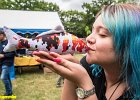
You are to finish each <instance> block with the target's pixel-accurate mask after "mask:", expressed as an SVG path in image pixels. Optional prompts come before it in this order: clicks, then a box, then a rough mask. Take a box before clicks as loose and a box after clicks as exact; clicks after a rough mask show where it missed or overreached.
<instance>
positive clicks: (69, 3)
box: [44, 0, 92, 11]
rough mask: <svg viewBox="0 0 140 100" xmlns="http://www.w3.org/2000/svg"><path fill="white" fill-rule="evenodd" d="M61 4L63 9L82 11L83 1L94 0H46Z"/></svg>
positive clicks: (89, 0)
mask: <svg viewBox="0 0 140 100" xmlns="http://www.w3.org/2000/svg"><path fill="white" fill-rule="evenodd" d="M44 1H47V2H53V3H56V4H57V5H59V7H60V9H61V10H79V11H82V8H81V5H82V4H83V2H87V3H90V2H91V1H92V0H44Z"/></svg>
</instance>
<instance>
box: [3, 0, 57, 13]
mask: <svg viewBox="0 0 140 100" xmlns="http://www.w3.org/2000/svg"><path fill="white" fill-rule="evenodd" d="M0 9H10V10H35V11H59V6H57V5H56V4H53V3H49V2H45V1H39V0H1V1H0Z"/></svg>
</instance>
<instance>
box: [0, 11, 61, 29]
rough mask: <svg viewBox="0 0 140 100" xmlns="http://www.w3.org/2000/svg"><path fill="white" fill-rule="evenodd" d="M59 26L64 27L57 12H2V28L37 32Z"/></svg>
mask: <svg viewBox="0 0 140 100" xmlns="http://www.w3.org/2000/svg"><path fill="white" fill-rule="evenodd" d="M57 25H61V26H63V25H62V22H61V20H60V18H59V16H58V13H57V12H46V11H20V10H0V28H3V26H7V27H9V28H11V29H18V30H19V31H22V30H24V31H25V30H28V31H29V30H30V29H31V30H34V29H35V31H36V30H41V29H46V30H49V29H53V28H54V27H55V26H57Z"/></svg>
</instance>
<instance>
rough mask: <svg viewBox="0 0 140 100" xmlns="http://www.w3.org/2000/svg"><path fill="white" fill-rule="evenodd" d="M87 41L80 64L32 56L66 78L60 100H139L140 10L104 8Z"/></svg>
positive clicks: (124, 6)
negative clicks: (86, 47) (85, 50)
mask: <svg viewBox="0 0 140 100" xmlns="http://www.w3.org/2000/svg"><path fill="white" fill-rule="evenodd" d="M86 41H87V46H88V48H89V50H88V51H87V53H86V56H85V57H83V58H82V59H81V61H80V62H79V61H77V60H75V58H74V57H73V56H71V55H59V54H57V53H54V52H50V53H47V52H44V51H39V52H34V53H33V54H34V55H37V56H39V57H40V58H38V59H37V61H38V62H40V63H43V64H47V65H49V68H50V69H52V70H53V71H54V72H56V73H58V74H60V75H61V76H62V77H64V78H65V81H64V86H63V91H62V96H61V100H140V7H139V6H137V5H134V4H114V5H108V6H105V7H103V8H102V10H101V11H100V12H99V13H98V14H97V16H96V20H95V22H94V23H93V27H92V33H91V34H90V35H89V36H88V37H87V38H86Z"/></svg>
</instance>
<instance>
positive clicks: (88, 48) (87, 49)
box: [86, 46, 95, 51]
mask: <svg viewBox="0 0 140 100" xmlns="http://www.w3.org/2000/svg"><path fill="white" fill-rule="evenodd" d="M89 50H91V51H95V50H94V49H92V48H90V47H88V46H87V48H86V51H89Z"/></svg>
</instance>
